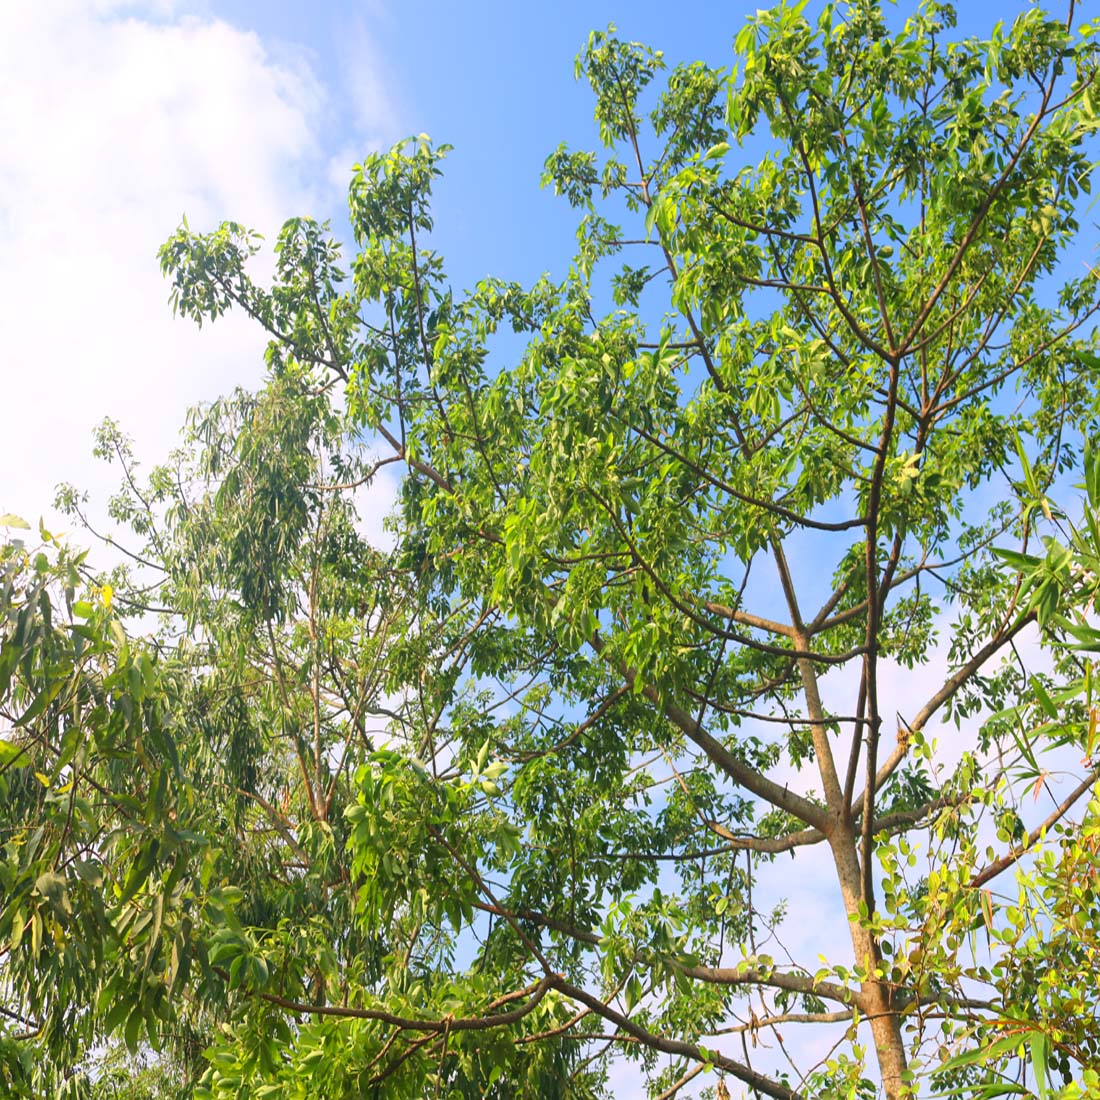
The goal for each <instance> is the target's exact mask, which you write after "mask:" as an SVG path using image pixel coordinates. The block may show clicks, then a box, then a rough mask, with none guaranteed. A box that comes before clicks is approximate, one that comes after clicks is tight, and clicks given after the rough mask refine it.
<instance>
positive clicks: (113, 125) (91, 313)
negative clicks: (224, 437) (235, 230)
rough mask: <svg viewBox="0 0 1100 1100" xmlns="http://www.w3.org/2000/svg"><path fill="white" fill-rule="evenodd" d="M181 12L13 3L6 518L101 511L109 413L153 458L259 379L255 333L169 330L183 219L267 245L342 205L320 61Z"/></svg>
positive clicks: (2, 123)
mask: <svg viewBox="0 0 1100 1100" xmlns="http://www.w3.org/2000/svg"><path fill="white" fill-rule="evenodd" d="M179 7H180V5H178V4H173V3H171V2H148V3H135V2H122V0H110V2H107V0H99V2H97V3H96V4H94V5H91V6H89V5H88V4H86V3H80V2H76V0H74V2H72V3H69V2H64V3H62V2H45V3H30V2H26V3H21V4H20V3H13V4H5V5H3V6H2V7H0V102H3V104H4V110H3V112H0V321H2V331H3V334H4V336H3V349H2V355H3V358H2V360H0V417H2V419H0V424H2V426H3V430H2V431H0V513H3V512H7V511H15V512H19V513H22V514H25V515H26V516H27V518H28V519H31V520H33V519H35V518H37V517H38V516H39V515H49V505H50V503H51V501H52V497H53V488H54V486H55V484H56V483H57V482H59V481H62V480H71V481H73V482H75V483H77V484H78V485H81V486H83V487H87V488H89V489H90V490H92V491H93V493H94V494H96V495H98V496H100V498H102V497H104V496H105V494H106V492H108V491H109V489H110V488H111V487H113V485H114V479H115V478H116V477H117V471H112V470H110V469H106V470H103V469H100V468H99V467H98V464H94V463H91V462H90V461H89V455H90V450H91V429H92V428H93V426H94V425H95V424H96V423H97V422H98V421H99V420H100V419H101V418H102V417H103V416H104V415H108V414H109V415H111V416H113V417H115V418H116V419H118V420H119V421H120V422H121V423H122V425H123V427H124V428H125V429H126V430H127V431H128V432H129V433H130V434H132V435H133V436H134V437H135V439H136V442H137V445H138V453H139V455H141V456H142V457H143V458H145V459H146V460H147V461H155V460H157V459H159V458H161V457H162V456H163V455H164V454H165V453H166V452H167V451H168V450H169V449H170V448H171V447H172V446H173V445H174V443H175V441H176V433H177V431H178V429H179V427H180V425H181V423H182V420H183V414H184V412H185V410H186V408H187V406H189V405H190V404H192V403H194V402H196V401H198V400H202V399H209V398H212V397H215V396H217V395H218V394H220V393H223V392H225V391H227V390H228V389H230V388H231V387H232V386H234V385H236V384H252V383H255V382H257V381H258V380H259V378H260V374H261V352H262V347H263V343H264V340H263V336H262V334H261V333H260V332H259V331H258V330H257V329H256V328H255V327H254V326H252V325H251V324H250V323H249V322H248V321H247V320H246V319H245V318H243V317H229V318H228V319H224V320H221V321H219V322H218V324H217V325H214V326H213V327H204V328H203V329H202V330H201V331H199V330H197V329H196V328H195V327H194V325H192V324H191V323H190V322H187V321H183V320H176V319H173V318H172V316H171V311H170V308H169V306H168V301H167V299H168V287H167V284H166V283H165V281H164V280H163V279H162V278H161V276H160V273H159V269H158V263H157V256H156V252H157V247H158V245H159V244H160V243H161V242H162V241H163V240H164V239H165V238H166V237H167V236H168V235H169V234H170V233H171V232H172V230H173V229H174V228H175V227H176V226H177V225H178V223H179V220H180V218H181V216H182V215H183V214H184V213H186V214H187V216H188V219H189V222H190V224H191V225H192V226H194V227H196V228H200V227H202V228H206V227H212V226H214V225H216V224H217V223H218V222H219V221H220V220H222V219H224V218H234V219H238V220H241V221H244V222H246V223H247V224H248V225H249V226H251V227H254V228H257V229H259V230H260V231H261V232H263V233H265V234H266V235H268V236H269V237H270V236H272V235H273V234H274V233H275V231H276V230H277V229H278V227H279V225H280V224H281V222H282V221H283V219H284V218H286V217H288V216H290V215H292V214H301V213H316V214H318V215H319V216H324V215H325V214H326V213H327V212H329V211H331V210H333V209H335V208H336V207H337V206H338V203H339V192H338V191H336V190H335V189H334V188H333V187H332V185H331V184H330V183H329V182H328V180H327V178H326V175H327V173H326V168H327V161H328V157H329V155H330V151H326V150H325V149H323V148H321V146H320V142H319V141H318V139H317V137H316V136H315V135H316V134H317V133H318V132H319V131H320V128H321V121H322V116H323V114H324V110H325V99H326V91H325V88H324V87H323V85H322V84H321V83H320V82H319V81H318V80H317V78H316V77H315V76H314V75H313V73H312V70H311V68H310V67H309V66H308V65H307V64H306V62H305V60H304V55H302V58H301V59H296V58H295V55H294V54H293V52H292V51H291V52H289V53H288V51H286V50H284V49H280V51H279V53H278V57H277V58H276V57H275V56H274V55H273V54H272V52H271V51H270V50H269V49H268V48H266V47H265V43H264V42H263V41H262V40H261V38H260V37H259V36H258V35H257V34H255V33H253V32H251V31H247V30H241V29H238V28H235V27H232V26H230V25H229V24H227V23H225V22H223V21H220V20H218V19H216V18H209V17H202V18H200V17H197V16H193V15H187V14H175V12H176V11H177V9H178V8H179ZM376 102H377V103H378V104H380V105H381V106H383V107H387V109H388V102H387V101H386V100H385V98H384V97H381V98H378V99H377V100H376ZM364 109H365V108H364ZM379 125H380V126H381V123H379ZM311 181H313V182H311ZM315 185H316V189H315Z"/></svg>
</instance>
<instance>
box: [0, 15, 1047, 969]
mask: <svg viewBox="0 0 1100 1100" xmlns="http://www.w3.org/2000/svg"><path fill="white" fill-rule="evenodd" d="M1024 6H1025V4H1024V3H1023V0H1011V2H1010V3H991V2H989V0H961V2H960V4H959V7H960V8H961V9H962V10H963V15H964V18H965V19H966V21H967V29H968V30H970V29H974V30H977V29H979V28H980V29H982V30H985V29H987V26H988V24H990V23H992V22H993V20H994V19H996V18H997V17H1010V16H1011V15H1012V14H1013V13H1014V12H1016V11H1019V10H1021V9H1022V8H1023V7H1024ZM1052 6H1057V5H1054V4H1053V0H1052ZM756 7H757V3H755V2H752V0H750V2H748V3H744V2H741V0H731V2H725V3H723V2H718V0H714V2H703V0H678V2H670V0H661V2H657V0H632V2H631V3H629V4H625V3H622V2H621V0H615V2H613V3H603V2H600V3H592V2H590V3H579V2H574V0H569V2H560V3H557V4H555V5H547V4H535V3H529V2H527V3H524V2H519V3H515V2H513V3H504V2H500V0H493V2H477V0H470V2H467V3H465V4H456V3H444V2H442V0H407V2H405V3H403V4H398V3H393V2H387V0H360V2H358V3H351V2H330V3H318V4H311V5H307V4H304V3H290V2H286V0H284V2H282V3H271V2H267V3H259V2H256V0H5V2H4V3H2V4H0V102H2V103H3V104H4V110H3V111H2V112H0V326H2V330H3V332H4V351H3V358H2V359H0V413H2V414H3V416H4V420H3V431H2V432H0V514H3V513H5V512H9V511H14V512H17V513H22V514H24V515H25V516H26V517H27V518H28V519H31V520H32V521H33V520H34V519H36V518H37V517H38V516H40V515H47V516H48V515H49V504H50V501H51V499H52V495H53V487H54V485H55V484H56V483H57V482H59V481H62V480H72V481H74V482H76V483H77V484H78V485H81V486H83V487H86V488H88V489H89V490H90V491H91V492H92V494H93V496H94V497H96V498H97V499H98V500H99V501H100V503H101V504H102V502H103V501H104V500H105V497H106V494H107V493H109V491H110V489H111V487H112V485H113V483H115V481H116V480H117V478H118V471H117V470H110V469H104V468H103V467H101V466H99V465H96V464H93V463H91V462H90V460H89V457H90V451H91V431H92V428H93V426H94V425H95V424H96V423H97V422H98V421H99V420H100V419H101V418H102V417H103V416H105V415H108V414H110V415H113V416H116V417H117V418H118V419H119V420H120V421H121V423H122V425H123V427H124V428H125V429H126V430H127V431H129V432H131V433H132V434H133V435H134V436H135V438H136V442H137V447H138V453H139V454H140V455H142V456H143V457H144V459H145V460H146V461H147V462H150V461H156V460H157V459H159V458H161V457H163V456H164V454H165V453H166V452H167V451H168V450H169V449H170V448H171V447H172V446H173V445H174V443H175V440H176V433H177V431H178V429H179V427H180V425H181V424H182V422H183V417H184V413H185V410H186V408H187V406H188V405H190V404H192V403H194V402H196V401H200V400H209V399H211V398H214V397H216V396H217V395H218V394H220V393H222V392H225V391H226V390H228V389H229V388H230V387H232V386H233V385H237V384H241V385H255V384H258V382H259V381H260V378H261V369H262V362H261V353H262V347H263V342H264V340H263V336H262V334H261V333H259V332H258V331H256V330H255V329H254V328H252V327H251V326H250V325H249V324H248V323H247V321H245V320H244V319H243V318H234V317H230V318H227V319H224V320H222V321H219V323H218V324H217V325H215V326H212V327H209V326H208V327H204V328H203V329H202V330H201V331H199V330H196V329H195V328H194V326H192V325H191V324H189V323H185V322H183V321H175V320H173V318H172V317H171V314H170V310H169V307H168V301H167V298H168V293H167V286H166V285H165V283H164V281H163V280H162V279H161V277H160V274H159V270H158V267H157V262H156V250H157V247H158V245H159V244H160V243H161V242H162V241H163V240H164V239H165V238H166V237H167V236H168V235H169V233H171V231H172V230H173V229H174V228H175V226H176V225H177V223H178V221H179V218H180V216H181V215H183V214H187V216H188V218H189V220H190V223H191V225H192V226H193V227H194V228H196V229H203V228H211V227H213V226H214V225H216V224H217V222H218V221H219V220H221V219H223V218H234V219H237V220H240V221H243V222H245V223H246V224H249V225H250V226H252V227H254V228H256V229H259V230H260V231H262V232H264V233H265V234H267V235H268V236H273V235H274V233H275V232H276V231H277V229H278V227H279V224H280V223H281V221H282V220H283V219H284V218H286V217H288V216H291V215H297V214H312V215H315V216H317V217H320V218H332V219H333V220H334V223H335V225H336V227H337V229H338V230H339V229H340V228H341V224H342V215H343V194H344V188H345V187H346V184H347V181H348V178H349V175H350V167H351V165H352V164H353V163H354V162H355V161H356V160H357V159H359V158H361V157H362V156H363V155H364V154H365V153H366V152H367V151H369V150H372V149H378V148H382V147H385V146H387V145H389V144H390V143H391V142H393V141H395V140H397V139H398V138H400V137H402V136H405V135H407V134H414V133H419V132H422V131H423V132H427V133H429V134H430V135H431V136H432V138H433V139H435V140H436V141H439V142H448V143H450V144H452V145H454V146H455V150H454V152H453V153H452V155H451V157H450V158H449V160H448V163H447V170H446V175H445V177H444V179H443V180H442V181H441V183H440V185H439V187H438V188H437V203H436V215H437V233H436V239H435V243H436V245H437V246H438V247H439V248H440V249H441V250H442V251H443V252H444V254H445V255H446V257H447V259H448V267H449V270H450V272H451V275H452V278H453V280H454V282H455V283H456V284H457V286H458V287H460V288H464V287H468V286H469V285H471V284H472V283H473V282H474V281H476V280H477V279H478V278H481V277H483V276H485V275H488V274H494V275H498V276H501V277H505V278H516V279H520V280H522V281H530V280H533V279H534V278H536V277H537V276H538V275H539V274H541V273H542V272H543V271H546V270H549V271H551V273H552V274H555V275H561V274H562V273H563V272H564V270H565V268H566V265H567V264H568V262H569V257H570V256H571V254H572V249H573V243H574V237H573V233H574V227H575V217H574V214H573V212H572V211H571V210H570V209H569V208H568V206H567V205H566V204H565V203H564V201H562V200H559V199H555V198H554V196H553V195H552V194H551V193H549V192H547V191H543V190H540V188H539V176H540V173H541V169H542V164H543V161H544V159H545V157H546V155H547V154H548V153H549V152H550V151H551V150H552V149H553V148H554V147H555V146H556V145H557V144H558V143H559V142H560V141H563V140H564V141H567V142H568V143H569V144H571V145H574V146H577V147H592V146H593V145H594V144H595V143H596V134H595V128H594V124H593V122H592V103H591V98H590V94H589V92H588V89H587V87H585V86H584V85H583V84H578V83H576V82H574V80H573V66H572V62H573V57H574V55H575V54H576V52H577V51H578V49H579V48H580V47H581V46H582V45H583V43H584V41H585V38H586V36H587V34H588V32H589V30H591V29H593V28H602V27H605V26H606V25H607V24H608V23H609V22H612V21H614V22H616V23H617V24H618V25H619V31H620V33H621V34H622V35H623V36H625V37H629V38H632V39H637V40H641V41H643V42H646V43H648V44H650V45H652V46H654V47H656V48H659V49H662V50H664V52H665V55H666V60H667V61H668V62H669V64H670V65H673V64H675V63H677V62H679V61H688V60H697V59H701V60H705V61H707V62H710V63H712V64H715V65H725V64H727V63H728V61H729V56H730V53H729V51H730V44H731V42H732V39H733V36H734V34H735V33H736V32H737V30H738V29H739V28H740V27H741V26H742V25H743V22H744V19H745V17H746V16H747V15H748V14H750V13H751V12H752V11H753V10H755V8H756ZM910 8H911V5H910V4H909V3H908V0H905V2H903V3H902V4H900V5H899V11H901V12H906V11H908V10H910ZM390 489H391V490H392V483H390ZM376 505H377V507H376V513H377V514H376V515H375V516H374V517H373V520H372V522H377V520H378V519H379V517H380V513H381V511H382V510H384V508H385V506H386V485H385V483H383V484H382V487H381V493H380V495H379V496H377V497H376ZM94 511H95V513H96V514H102V508H99V509H94ZM62 526H64V525H62ZM938 660H939V659H938V658H936V659H935V661H934V664H935V663H936V661H938ZM941 663H942V662H941ZM939 671H942V670H941V669H939V668H933V669H931V670H930V675H933V674H935V673H936V672H939ZM902 681H904V683H905V684H906V685H907V689H908V690H909V691H910V692H912V691H913V688H914V685H913V683H912V678H904V677H899V681H898V685H897V687H896V689H895V688H894V685H893V684H891V685H890V687H891V697H892V703H893V704H896V705H897V706H898V709H899V710H905V709H906V705H905V703H904V702H903V701H902V700H901V698H900V695H901V692H902V691H903V687H902ZM917 687H918V694H920V692H919V685H917ZM775 875H776V877H777V878H779V879H781V880H782V886H783V889H785V890H788V891H789V894H790V899H791V910H792V912H795V913H797V912H800V911H801V912H807V911H809V912H814V913H815V914H818V913H819V912H820V906H821V899H822V898H823V896H824V895H823V893H822V890H823V887H824V884H823V883H822V882H821V881H820V878H815V872H814V868H813V866H811V863H810V861H804V860H803V859H802V857H801V856H800V858H799V860H798V862H797V864H795V865H792V863H791V862H789V861H784V862H783V863H782V865H777V866H776V870H775ZM823 923H824V922H823V921H822V920H821V919H820V917H818V918H817V919H815V920H813V921H805V920H803V921H802V922H799V923H797V924H796V927H794V928H793V929H792V930H791V934H792V943H791V945H790V946H791V947H792V948H794V949H796V954H798V953H799V951H798V949H799V948H801V947H802V946H803V945H802V944H801V943H800V942H799V940H800V938H801V937H808V936H809V935H811V934H813V935H817V934H818V932H819V930H820V927H821V926H822V924H823ZM838 932H839V939H838V941H837V942H838V943H839V944H840V945H841V946H840V952H839V953H840V954H843V951H844V948H843V944H844V940H845V939H846V936H845V934H844V925H843V922H841V923H840V924H839V925H838ZM809 957H810V958H813V954H812V953H811V954H810V956H809Z"/></svg>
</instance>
